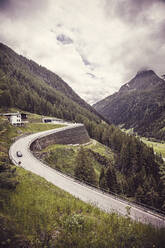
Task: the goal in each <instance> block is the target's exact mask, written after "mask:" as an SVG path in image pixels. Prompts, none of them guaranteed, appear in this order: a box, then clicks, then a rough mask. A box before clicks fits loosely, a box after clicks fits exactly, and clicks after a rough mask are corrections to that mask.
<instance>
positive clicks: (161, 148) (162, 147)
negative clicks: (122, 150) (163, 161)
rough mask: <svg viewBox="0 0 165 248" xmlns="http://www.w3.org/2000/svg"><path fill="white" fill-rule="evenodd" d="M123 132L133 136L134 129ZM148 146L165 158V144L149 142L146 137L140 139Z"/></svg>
mask: <svg viewBox="0 0 165 248" xmlns="http://www.w3.org/2000/svg"><path fill="white" fill-rule="evenodd" d="M121 130H122V131H123V132H125V133H127V134H133V129H121ZM137 137H139V136H137ZM139 138H140V139H141V140H142V141H143V142H144V143H145V144H146V145H147V146H149V147H153V149H154V151H155V152H156V153H158V154H161V155H162V156H163V158H165V142H162V143H160V142H156V141H151V140H148V139H147V138H145V137H139Z"/></svg>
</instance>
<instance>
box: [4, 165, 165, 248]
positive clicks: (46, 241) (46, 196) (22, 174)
mask: <svg viewBox="0 0 165 248" xmlns="http://www.w3.org/2000/svg"><path fill="white" fill-rule="evenodd" d="M17 174H18V176H17V177H18V179H19V182H20V183H19V185H18V186H17V189H16V191H15V192H12V193H10V197H9V198H8V199H7V200H6V204H5V205H4V207H3V211H2V213H3V214H5V215H8V216H10V218H12V219H13V221H14V222H15V226H16V229H17V230H18V231H20V232H22V234H23V235H24V236H25V237H26V238H27V239H28V240H30V243H31V245H32V247H61V248H65V247H67V248H69V247H76V248H79V247H80V248H84V247H93V248H94V247H98V248H100V247H101V248H104V247H105V248H106V247H107V248H108V247H116V248H117V247H121V248H122V247H123V248H124V247H139V248H142V247H144V248H146V247H162V248H163V245H164V242H165V230H163V229H162V230H155V229H154V228H152V227H150V226H147V225H143V224H140V223H133V222H132V221H131V220H130V219H129V218H124V217H120V216H118V215H117V214H115V213H112V214H107V213H104V212H102V211H101V210H99V209H98V208H96V207H93V206H91V205H89V204H86V203H83V202H82V201H80V200H78V199H76V198H75V197H73V196H71V195H69V194H68V193H66V192H64V191H63V190H60V189H58V188H57V187H55V186H53V185H52V184H51V183H48V182H47V181H46V180H44V179H42V178H40V177H38V176H36V175H34V174H32V173H30V172H27V171H25V170H23V169H22V168H17Z"/></svg>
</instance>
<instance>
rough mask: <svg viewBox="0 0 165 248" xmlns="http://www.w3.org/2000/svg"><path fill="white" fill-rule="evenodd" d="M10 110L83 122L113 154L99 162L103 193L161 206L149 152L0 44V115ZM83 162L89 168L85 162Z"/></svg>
mask: <svg viewBox="0 0 165 248" xmlns="http://www.w3.org/2000/svg"><path fill="white" fill-rule="evenodd" d="M11 107H15V108H18V109H22V110H23V111H30V112H33V113H35V114H42V115H47V116H55V117H59V118H63V119H66V120H72V121H74V122H81V123H84V124H85V127H86V128H87V130H88V133H89V135H90V137H91V138H93V139H95V140H97V141H99V142H100V143H102V144H104V145H106V146H108V147H109V148H110V149H111V150H112V152H113V153H114V163H113V164H112V163H110V162H109V163H108V162H106V161H105V164H104V165H106V166H105V168H103V170H104V171H103V170H102V174H101V175H102V176H101V177H102V178H101V181H102V182H106V184H107V187H108V190H109V191H111V192H112V191H113V192H115V193H117V194H122V195H125V196H127V197H130V198H134V199H136V200H137V201H138V202H142V203H145V204H148V205H149V206H154V207H156V208H159V209H162V210H163V209H164V208H165V204H164V198H163V194H164V187H165V184H164V182H163V180H162V179H161V175H162V174H161V175H160V168H161V171H162V168H163V171H164V170H165V169H164V167H163V166H164V165H163V161H162V159H161V158H160V156H157V155H154V152H153V149H152V148H149V147H147V146H146V145H145V144H144V143H142V142H141V141H140V140H138V139H136V138H135V137H131V136H129V135H127V134H124V133H123V132H121V131H120V130H119V129H118V128H116V127H115V126H113V125H109V124H107V123H106V122H105V121H103V120H102V119H101V118H100V117H99V115H98V114H97V113H96V111H95V110H93V108H92V107H91V106H89V105H88V104H87V103H85V102H84V101H83V100H82V99H81V98H80V97H79V96H77V95H76V93H75V92H74V91H73V90H72V89H71V88H70V87H69V86H68V85H67V84H66V83H65V82H64V81H63V80H62V79H60V78H59V77H58V76H57V75H56V74H54V73H52V72H50V71H49V70H47V69H46V68H44V67H42V66H39V65H38V64H36V63H35V62H33V61H31V60H28V59H26V58H24V57H22V56H20V55H18V54H16V53H15V52H14V51H13V50H11V49H10V48H8V47H7V46H5V45H3V44H0V109H1V110H0V111H4V112H5V111H10V108H11ZM79 155H82V154H79ZM91 156H93V155H92V154H91ZM82 157H83V156H82ZM84 157H88V156H86V153H84ZM103 160H104V158H103ZM84 163H86V164H89V163H90V162H89V159H87V160H86V162H84ZM92 173H93V172H92ZM81 176H82V175H81ZM102 186H103V185H102ZM103 187H104V186H103Z"/></svg>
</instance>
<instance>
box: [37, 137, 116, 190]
mask: <svg viewBox="0 0 165 248" xmlns="http://www.w3.org/2000/svg"><path fill="white" fill-rule="evenodd" d="M79 149H80V146H72V145H51V146H48V147H47V148H45V149H44V150H43V151H41V154H44V161H45V162H46V163H48V164H49V166H51V167H52V168H54V169H58V170H60V171H62V172H64V173H66V174H69V175H71V176H74V169H75V160H76V157H77V154H78V151H79ZM84 149H88V150H89V151H93V152H95V153H98V154H100V155H101V156H104V157H106V158H107V159H109V160H110V161H112V162H113V161H114V158H113V153H112V151H111V149H110V148H108V147H106V146H104V145H102V144H101V143H99V142H97V141H95V140H91V144H88V145H85V146H84ZM90 156H91V162H93V163H92V164H94V170H95V173H96V180H97V185H98V182H99V176H100V171H101V168H102V166H103V165H101V164H100V163H99V162H98V161H97V159H96V158H95V157H94V155H93V154H90Z"/></svg>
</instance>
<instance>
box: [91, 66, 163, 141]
mask: <svg viewBox="0 0 165 248" xmlns="http://www.w3.org/2000/svg"><path fill="white" fill-rule="evenodd" d="M164 95H165V81H164V80H163V79H161V78H160V77H158V76H157V74H156V73H155V72H154V71H153V70H145V71H141V72H138V73H137V74H136V76H135V77H134V78H133V79H131V80H130V81H129V82H127V83H126V84H124V85H123V86H121V88H120V89H119V91H118V92H116V93H114V94H113V95H110V96H108V97H106V98H105V99H103V100H101V101H99V102H97V103H96V104H94V105H93V107H94V108H95V109H96V111H98V112H99V113H100V114H102V115H103V116H104V117H105V118H107V119H108V120H109V121H110V122H112V123H114V124H115V125H123V126H124V127H125V128H134V130H135V131H136V132H138V133H139V134H140V135H144V136H147V137H150V136H151V137H155V138H157V139H165V132H164V131H162V129H163V128H164V127H165V100H164ZM156 126H157V127H156Z"/></svg>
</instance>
